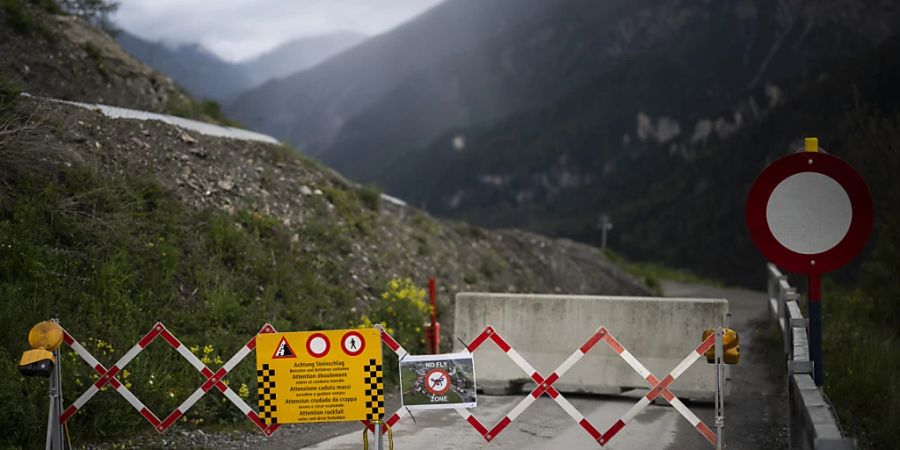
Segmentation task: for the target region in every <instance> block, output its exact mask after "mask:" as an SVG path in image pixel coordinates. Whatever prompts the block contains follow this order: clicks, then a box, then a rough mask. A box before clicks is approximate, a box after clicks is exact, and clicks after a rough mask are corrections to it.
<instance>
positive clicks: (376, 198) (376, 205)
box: [356, 184, 381, 212]
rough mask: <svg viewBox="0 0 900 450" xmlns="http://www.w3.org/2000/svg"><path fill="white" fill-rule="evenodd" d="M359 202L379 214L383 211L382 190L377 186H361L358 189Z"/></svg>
mask: <svg viewBox="0 0 900 450" xmlns="http://www.w3.org/2000/svg"><path fill="white" fill-rule="evenodd" d="M356 195H357V197H359V201H360V202H361V203H362V204H363V205H364V206H365V207H366V208H369V210H371V211H375V212H378V210H380V209H381V189H380V188H379V187H378V186H375V185H371V184H370V185H365V186H360V187H358V188H357V189H356Z"/></svg>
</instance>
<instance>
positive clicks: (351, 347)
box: [341, 331, 366, 356]
mask: <svg viewBox="0 0 900 450" xmlns="http://www.w3.org/2000/svg"><path fill="white" fill-rule="evenodd" d="M365 348H366V340H365V338H363V336H362V334H359V333H358V332H356V331H348V332H346V333H344V336H343V337H341V350H343V351H344V353H346V354H347V356H356V355H359V354H360V353H362V352H363V350H365Z"/></svg>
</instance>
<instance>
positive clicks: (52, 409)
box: [46, 350, 66, 450]
mask: <svg viewBox="0 0 900 450" xmlns="http://www.w3.org/2000/svg"><path fill="white" fill-rule="evenodd" d="M53 358H54V359H56V364H54V367H53V371H52V372H50V404H49V407H48V408H47V409H48V411H47V443H46V450H65V448H66V444H65V440H64V436H63V433H62V426H61V425H60V423H59V415H60V414H61V413H62V383H61V381H60V378H61V370H60V358H59V350H54V351H53Z"/></svg>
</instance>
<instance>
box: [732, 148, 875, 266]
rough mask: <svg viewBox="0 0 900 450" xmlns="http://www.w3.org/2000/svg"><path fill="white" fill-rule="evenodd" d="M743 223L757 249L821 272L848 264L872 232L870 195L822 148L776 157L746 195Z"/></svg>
mask: <svg viewBox="0 0 900 450" xmlns="http://www.w3.org/2000/svg"><path fill="white" fill-rule="evenodd" d="M746 213H747V228H748V229H749V230H750V237H751V239H752V240H753V243H754V244H755V245H756V247H757V248H758V249H759V251H760V252H762V254H763V255H764V256H765V257H766V258H767V259H768V260H769V261H771V262H773V263H775V264H777V265H779V266H781V267H783V268H785V269H787V270H788V271H791V272H797V273H805V274H822V273H825V272H830V271H833V270H835V269H837V268H838V267H840V266H842V265H844V264H846V263H847V262H849V261H850V260H851V259H853V257H854V256H856V254H857V253H859V251H860V250H862V248H863V246H864V245H865V243H866V241H867V240H868V238H869V234H870V233H871V231H872V222H873V214H874V213H873V206H872V194H871V193H870V192H869V188H868V187H867V186H866V183H865V181H864V180H863V179H862V177H861V176H860V175H859V174H858V173H857V172H856V171H855V170H853V168H852V167H850V165H848V164H847V163H845V162H844V161H843V160H841V159H839V158H837V157H835V156H832V155H828V154H826V153H822V152H812V151H807V152H800V153H794V154H791V155H788V156H785V157H783V158H780V159H778V160H776V161H775V162H773V163H772V164H770V165H769V166H768V167H766V169H765V170H764V171H763V172H762V173H761V174H760V175H759V177H758V178H757V179H756V181H755V182H754V183H753V186H752V187H751V189H750V194H749V196H748V197H747V210H746Z"/></svg>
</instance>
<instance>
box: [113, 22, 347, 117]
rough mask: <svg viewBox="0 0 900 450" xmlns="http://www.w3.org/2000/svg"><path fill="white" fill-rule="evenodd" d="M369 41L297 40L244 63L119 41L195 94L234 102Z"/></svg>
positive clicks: (201, 51)
mask: <svg viewBox="0 0 900 450" xmlns="http://www.w3.org/2000/svg"><path fill="white" fill-rule="evenodd" d="M363 38H364V36H363V35H360V34H355V33H349V32H343V33H332V34H327V35H322V36H313V37H308V38H300V39H295V40H292V41H289V42H286V43H284V44H281V45H279V46H278V47H275V48H274V49H272V50H270V51H268V52H266V53H264V54H262V55H260V56H258V57H256V58H254V59H251V60H249V61H244V62H241V63H229V62H226V61H223V60H222V59H220V58H219V57H218V56H216V55H214V54H213V53H212V52H210V51H208V50H206V49H205V48H203V47H202V46H200V45H196V44H195V45H183V46H179V47H177V48H174V49H172V48H169V47H168V46H166V45H164V44H161V43H155V42H149V41H146V40H144V39H141V38H139V37H137V36H135V35H133V34H130V33H128V32H121V33H119V34H118V35H117V36H116V41H117V42H118V43H119V45H121V46H122V48H124V49H125V51H127V52H128V53H130V54H132V55H134V57H136V58H137V59H139V60H141V61H142V62H143V63H145V64H147V65H149V66H150V67H153V68H154V69H156V70H158V71H160V72H162V73H165V74H166V75H168V76H170V77H172V79H173V80H175V82H177V83H178V84H179V85H181V86H183V87H184V88H185V89H186V90H187V91H188V92H190V93H191V95H193V96H195V97H199V98H206V99H213V100H216V101H219V102H228V101H230V100H231V99H233V98H234V97H236V96H237V95H239V94H240V93H241V92H243V91H245V90H247V89H250V88H252V87H254V86H257V85H259V84H262V83H263V82H265V81H267V80H270V79H273V78H280V77H284V76H287V75H290V74H293V73H296V72H299V71H302V70H305V69H308V68H310V67H312V66H315V65H316V64H319V63H321V62H322V61H324V60H326V59H327V58H329V57H331V56H334V55H335V54H337V53H340V52H341V51H343V50H346V49H347V48H350V47H352V46H353V45H356V44H357V43H359V42H360V41H362V40H363Z"/></svg>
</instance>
